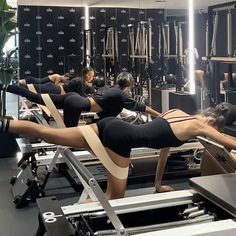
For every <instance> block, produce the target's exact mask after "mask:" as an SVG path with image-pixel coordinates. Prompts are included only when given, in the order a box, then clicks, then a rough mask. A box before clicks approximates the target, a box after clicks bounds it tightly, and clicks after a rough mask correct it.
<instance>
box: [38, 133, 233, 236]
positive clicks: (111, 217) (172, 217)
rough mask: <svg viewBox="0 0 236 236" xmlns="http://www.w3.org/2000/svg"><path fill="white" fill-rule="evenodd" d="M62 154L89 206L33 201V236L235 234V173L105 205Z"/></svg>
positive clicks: (88, 178)
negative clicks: (186, 187) (80, 182)
mask: <svg viewBox="0 0 236 236" xmlns="http://www.w3.org/2000/svg"><path fill="white" fill-rule="evenodd" d="M199 140H200V142H201V143H203V145H204V146H205V147H206V149H207V150H208V151H209V152H211V153H212V150H215V148H216V149H217V150H218V149H219V148H220V149H221V151H222V152H221V154H218V155H223V156H227V157H229V155H230V154H229V153H228V152H227V151H226V150H225V149H224V147H220V146H219V145H218V144H216V143H214V142H211V141H209V140H207V139H205V138H201V137H199ZM214 152H215V151H214ZM217 153H218V152H217ZM64 154H65V158H66V159H67V160H68V161H69V162H70V163H71V164H72V165H73V168H75V169H76V171H77V172H78V173H79V174H80V176H81V177H82V178H83V180H84V181H83V185H84V188H85V189H86V191H87V194H88V195H89V196H90V198H91V199H92V200H93V201H92V202H87V203H86V202H85V203H81V202H80V203H75V204H73V205H69V206H62V207H61V206H60V204H59V202H58V201H57V200H56V198H55V197H47V198H40V199H37V203H38V206H39V210H40V213H39V227H38V229H37V232H36V236H43V235H45V233H46V235H48V236H62V235H63V236H67V235H68V236H69V235H70V236H72V235H77V236H78V235H101V236H102V235H103V236H104V235H139V236H141V235H142V236H149V235H235V233H236V222H235V217H236V202H235V199H236V198H235V197H234V196H235V188H234V185H235V181H236V174H235V173H227V174H223V175H213V176H203V177H195V178H191V179H190V186H191V188H192V189H189V190H181V191H174V192H168V193H159V194H146V195H141V196H130V197H125V198H122V199H115V200H109V201H108V200H107V199H106V198H105V195H104V193H103V192H102V190H101V188H100V187H99V185H98V182H97V181H96V179H95V178H94V176H93V175H92V174H91V173H90V172H89V171H88V169H87V168H86V167H85V166H84V165H83V164H82V163H81V162H80V161H79V160H78V159H76V158H74V156H73V153H72V152H71V151H70V150H69V149H67V150H65V152H64ZM212 154H213V153H212ZM230 158H231V157H230ZM217 160H220V158H217ZM228 160H229V159H226V161H228ZM235 163H236V161H235V160H234V166H233V167H232V168H231V169H230V171H229V169H227V172H235V170H236V165H235ZM229 165H231V163H229ZM226 166H228V165H224V167H226ZM226 168H228V167H226Z"/></svg>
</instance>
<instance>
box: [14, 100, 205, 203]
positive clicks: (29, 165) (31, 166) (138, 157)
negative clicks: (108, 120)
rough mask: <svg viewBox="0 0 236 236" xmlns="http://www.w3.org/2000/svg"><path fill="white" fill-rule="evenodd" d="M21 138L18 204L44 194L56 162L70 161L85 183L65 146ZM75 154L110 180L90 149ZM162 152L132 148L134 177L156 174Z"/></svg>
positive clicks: (72, 174)
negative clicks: (40, 171)
mask: <svg viewBox="0 0 236 236" xmlns="http://www.w3.org/2000/svg"><path fill="white" fill-rule="evenodd" d="M48 98H49V97H48V96H47V95H43V99H44V101H45V104H47V108H48V109H49V111H50V112H51V113H52V115H53V117H54V118H55V120H56V123H57V124H58V127H64V123H63V121H62V120H61V117H60V116H59V117H58V111H57V110H56V108H55V107H54V106H53V104H50V102H49V101H50V99H49V101H48ZM36 117H37V116H36ZM38 120H40V118H38ZM17 141H18V145H19V147H20V150H21V152H22V153H23V154H24V155H23V157H22V158H21V160H20V161H19V163H18V166H19V167H21V171H20V172H19V174H18V175H17V176H13V177H12V178H11V180H10V183H11V184H12V188H13V195H14V203H15V204H16V207H18V208H21V207H23V206H25V205H27V203H28V202H29V201H32V200H35V199H36V198H37V197H41V196H43V195H44V190H45V186H46V184H47V181H48V178H49V176H50V175H51V173H52V171H53V169H54V167H56V165H60V164H64V163H66V164H67V166H68V167H69V168H68V169H67V172H68V173H69V174H70V177H71V179H72V180H73V181H74V182H75V184H74V185H76V188H77V187H78V185H80V186H81V180H80V178H78V175H77V174H76V173H75V172H74V170H73V168H70V164H68V163H67V162H66V161H65V158H64V149H65V148H63V147H56V146H55V145H51V144H50V145H48V144H46V143H44V142H43V143H38V144H30V143H29V142H28V141H27V139H26V140H22V139H19V140H17ZM201 147H202V146H201V145H200V143H199V142H191V143H187V144H184V145H183V146H182V147H181V148H180V149H176V148H173V149H171V153H174V152H178V151H182V152H184V151H187V150H190V149H191V150H197V149H201ZM39 150H40V151H39ZM74 155H75V157H76V158H77V159H79V160H80V161H81V162H83V164H84V165H86V166H89V167H90V168H91V169H93V170H94V172H95V173H96V172H97V176H96V177H97V178H98V179H99V178H100V179H101V180H100V182H103V183H104V184H105V183H106V171H105V169H104V168H103V166H102V164H101V163H100V161H99V160H98V159H97V158H96V157H95V156H93V155H91V154H90V153H89V152H87V151H82V150H79V151H76V152H74ZM158 155H159V151H158V150H155V149H151V148H136V149H132V152H131V159H132V163H133V165H134V166H135V168H132V169H131V171H132V172H133V173H132V178H133V179H135V182H137V178H140V179H144V178H143V176H145V175H146V177H149V178H150V177H153V176H154V175H155V166H156V162H157V156H158ZM39 166H45V167H46V173H45V174H44V178H43V179H41V180H39V179H38V178H37V170H38V167H39ZM137 166H138V167H137ZM143 166H146V167H147V169H149V172H150V173H147V171H146V173H145V175H144V173H143V172H144V171H143ZM136 170H137V172H136ZM101 176H102V177H101Z"/></svg>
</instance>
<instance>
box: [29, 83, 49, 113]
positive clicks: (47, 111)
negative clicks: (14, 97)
mask: <svg viewBox="0 0 236 236" xmlns="http://www.w3.org/2000/svg"><path fill="white" fill-rule="evenodd" d="M27 87H28V89H29V91H31V92H32V93H37V91H36V89H35V87H34V85H33V84H27ZM38 106H39V107H40V108H41V109H42V110H43V111H44V112H45V113H46V115H47V116H48V117H50V116H51V112H50V111H49V110H48V108H47V107H46V106H44V105H40V104H38Z"/></svg>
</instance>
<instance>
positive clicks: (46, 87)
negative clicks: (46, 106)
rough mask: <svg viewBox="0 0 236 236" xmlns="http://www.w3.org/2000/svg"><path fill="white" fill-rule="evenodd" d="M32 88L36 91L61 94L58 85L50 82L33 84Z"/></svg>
mask: <svg viewBox="0 0 236 236" xmlns="http://www.w3.org/2000/svg"><path fill="white" fill-rule="evenodd" d="M34 88H35V90H36V91H37V93H48V94H61V88H60V86H58V85H56V84H54V83H51V82H48V83H44V84H34Z"/></svg>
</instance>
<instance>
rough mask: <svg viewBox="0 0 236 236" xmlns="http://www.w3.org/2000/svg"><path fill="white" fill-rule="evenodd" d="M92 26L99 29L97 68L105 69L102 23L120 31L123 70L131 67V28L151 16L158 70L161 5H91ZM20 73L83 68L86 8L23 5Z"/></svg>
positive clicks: (20, 13)
mask: <svg viewBox="0 0 236 236" xmlns="http://www.w3.org/2000/svg"><path fill="white" fill-rule="evenodd" d="M89 11H90V28H91V29H92V30H93V31H94V32H95V37H94V38H95V47H96V57H95V66H94V67H95V69H96V70H97V71H102V70H103V58H102V56H101V55H102V53H103V38H104V31H101V27H110V26H114V27H116V28H117V30H118V32H119V37H118V40H119V42H118V45H119V70H121V69H123V68H127V69H129V57H128V47H129V38H128V28H127V25H128V24H130V23H137V22H138V21H141V20H144V21H146V20H147V19H151V21H152V32H153V34H152V41H153V48H152V53H153V64H152V65H151V68H152V76H153V77H154V76H156V74H157V73H158V55H157V53H158V48H157V47H158V26H159V25H160V24H161V22H162V21H163V20H164V11H163V10H157V9H122V8H90V9H89ZM18 22H19V30H20V35H19V63H20V77H21V78H25V77H26V76H28V75H33V76H36V77H43V76H45V75H47V74H52V73H59V74H63V73H65V72H68V71H69V70H70V69H74V70H75V71H76V72H77V73H79V72H80V71H81V70H82V64H81V63H82V60H83V52H82V45H83V41H82V40H83V37H82V33H83V30H84V8H76V7H43V6H19V8H18Z"/></svg>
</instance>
